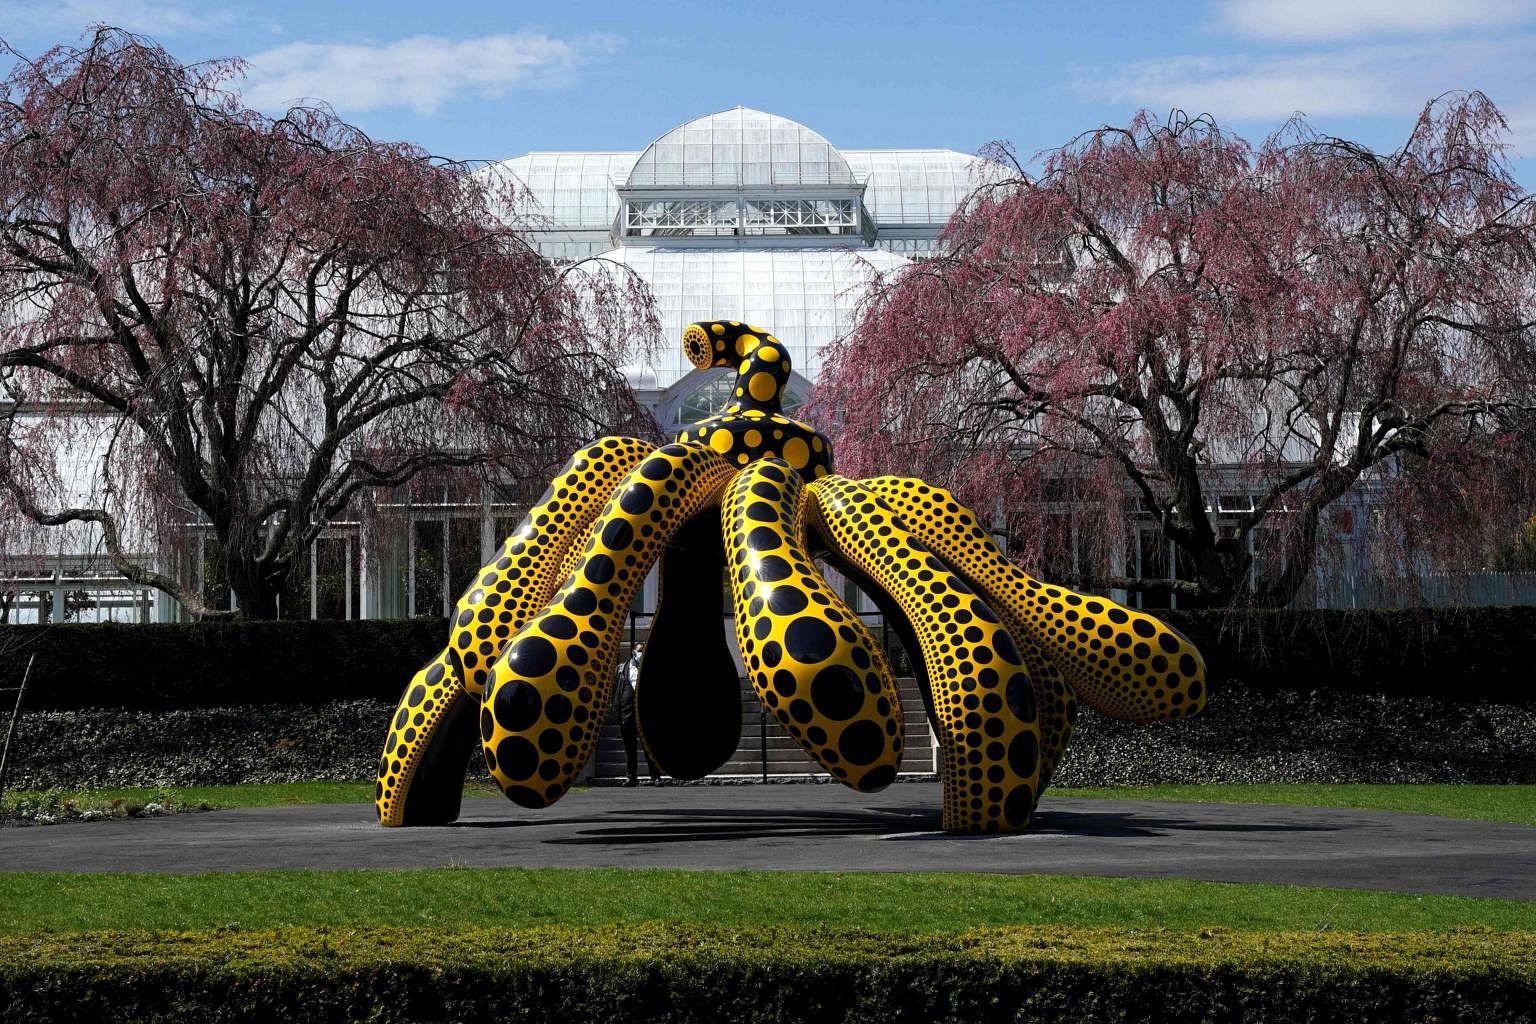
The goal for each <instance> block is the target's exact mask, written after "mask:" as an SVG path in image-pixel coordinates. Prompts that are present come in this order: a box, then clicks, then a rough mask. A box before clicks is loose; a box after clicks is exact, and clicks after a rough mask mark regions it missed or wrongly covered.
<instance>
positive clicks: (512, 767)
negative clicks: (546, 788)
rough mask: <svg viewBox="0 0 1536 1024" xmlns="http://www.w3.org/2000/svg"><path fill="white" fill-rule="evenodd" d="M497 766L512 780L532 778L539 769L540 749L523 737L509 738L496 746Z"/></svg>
mask: <svg viewBox="0 0 1536 1024" xmlns="http://www.w3.org/2000/svg"><path fill="white" fill-rule="evenodd" d="M496 765H497V767H499V768H500V769H501V773H502V774H503V775H505V776H507V777H509V778H511V779H527V778H531V777H532V776H533V773H534V772H536V771H537V770H538V768H539V751H538V748H536V747H535V746H534V745H533V744H532V743H529V742H528V741H527V740H525V739H523V738H522V737H521V736H508V737H507V738H506V739H504V740H502V741H501V742H500V743H498V744H496ZM507 795H508V796H511V794H510V793H508V794H507Z"/></svg>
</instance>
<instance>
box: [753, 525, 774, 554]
mask: <svg viewBox="0 0 1536 1024" xmlns="http://www.w3.org/2000/svg"><path fill="white" fill-rule="evenodd" d="M778 546H779V534H778V531H776V530H774V529H772V528H770V527H767V526H759V527H757V528H756V529H755V530H753V531H752V532H751V533H749V534H747V547H749V548H751V549H752V550H753V551H772V550H773V549H774V548H776V547H778Z"/></svg>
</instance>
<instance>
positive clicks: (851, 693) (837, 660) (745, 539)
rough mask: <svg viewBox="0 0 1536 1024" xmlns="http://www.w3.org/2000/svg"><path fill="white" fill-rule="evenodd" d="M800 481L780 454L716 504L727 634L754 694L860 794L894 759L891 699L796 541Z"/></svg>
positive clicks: (754, 468)
mask: <svg viewBox="0 0 1536 1024" xmlns="http://www.w3.org/2000/svg"><path fill="white" fill-rule="evenodd" d="M807 507H808V497H807V494H806V491H805V483H804V481H802V480H801V478H800V477H799V476H798V475H797V474H796V473H795V472H794V471H793V470H792V469H791V468H790V467H789V464H788V463H786V462H784V461H783V460H781V459H762V460H760V461H758V462H754V463H752V464H751V465H749V466H748V467H747V468H746V469H744V470H742V471H741V473H740V474H738V475H737V477H736V479H735V481H733V482H732V484H731V485H730V487H729V488H727V490H726V494H725V497H724V499H723V501H722V502H721V508H720V522H721V528H722V531H723V533H724V535H725V536H726V537H727V538H729V545H730V550H729V552H728V556H729V560H730V561H729V568H730V571H731V593H732V599H733V602H734V604H735V607H736V636H737V643H738V645H739V646H740V648H741V655H742V658H743V659H744V660H745V661H746V664H747V670H748V673H747V674H748V677H749V678H750V679H751V681H752V688H753V689H754V690H755V691H756V692H757V696H758V699H759V700H761V701H762V702H763V704H764V705H765V706H766V707H767V708H768V709H769V711H770V712H772V713H773V714H774V716H775V717H777V718H778V720H779V721H780V722H781V723H783V725H784V728H785V729H786V730H787V731H788V732H789V734H790V735H791V736H793V737H794V739H795V741H796V742H797V743H799V744H800V746H802V747H803V748H805V751H806V753H808V754H810V755H811V757H813V758H815V759H816V761H817V762H818V763H819V764H821V766H822V767H823V768H825V769H826V770H827V771H828V772H830V773H831V774H832V776H833V777H834V778H836V779H838V780H839V781H841V782H844V783H846V784H847V785H849V786H852V787H853V788H854V789H858V790H861V791H863V792H866V793H871V792H875V791H877V790H881V789H884V788H885V787H886V786H888V785H890V784H891V782H892V781H894V780H895V778H896V771H897V769H898V768H899V767H900V765H901V751H902V716H901V697H900V695H899V694H898V692H897V690H896V682H895V679H894V678H893V676H892V673H891V670H890V666H889V665H887V664H886V660H885V656H884V654H883V652H882V651H881V650H880V647H879V645H878V644H877V643H876V642H875V639H874V637H873V636H871V635H870V633H869V630H868V629H866V628H865V626H864V624H863V623H862V622H860V621H859V618H858V616H857V615H856V614H855V613H854V612H853V611H852V610H851V609H849V608H848V606H847V605H845V604H844V603H843V602H842V601H840V600H838V598H837V595H836V594H834V593H833V592H832V588H831V587H829V586H828V585H827V582H826V580H824V579H822V577H821V573H820V572H819V571H818V570H817V568H816V564H815V563H814V562H813V561H812V560H811V557H810V556H809V555H808V554H807V553H806V551H805V548H804V547H803V545H802V543H801V537H802V536H804V529H805V514H806V509H807Z"/></svg>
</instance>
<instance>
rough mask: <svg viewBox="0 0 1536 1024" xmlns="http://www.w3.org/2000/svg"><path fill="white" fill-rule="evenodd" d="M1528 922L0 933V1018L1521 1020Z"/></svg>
mask: <svg viewBox="0 0 1536 1024" xmlns="http://www.w3.org/2000/svg"><path fill="white" fill-rule="evenodd" d="M1533 949H1536V935H1529V934H1520V933H1496V932H1486V931H1466V932H1450V933H1432V934H1425V933H1400V934H1384V935H1345V934H1326V935H1325V934H1316V933H1306V934H1292V933H1278V934H1275V933H1268V934H1261V933H1240V932H1227V931H1221V930H1213V931H1203V932H1137V931H1130V930H1125V929H1072V928H1060V927H1053V928H1043V927H1042V928H1009V929H995V930H986V931H976V932H970V933H965V934H942V935H900V934H877V933H868V932H851V931H841V930H831V929H802V928H769V929H731V928H720V927H708V926H696V925H679V924H643V925H624V926H613V927H607V928H575V927H548V928H535V929H529V930H526V931H511V930H505V929H470V930H465V931H455V932H447V931H436V930H426V929H395V928H362V929H319V928H308V929H297V928H296V929H284V930H281V931H274V932H265V931H249V932H247V931H237V930H227V931H217V932H191V933H148V932H131V933H97V934H83V935H31V936H16V937H9V938H4V939H0V1018H4V1019H5V1020H14V1021H29V1022H34V1021H35V1022H42V1021H55V1020H84V1019H128V1020H139V1021H161V1020H207V1021H248V1020H249V1021H255V1020H278V1019H282V1020H295V1021H309V1020H326V1021H330V1020H372V1021H379V1022H389V1021H405V1020H527V1021H569V1020H601V1021H604V1022H606V1024H623V1022H627V1021H637V1022H638V1021H644V1022H654V1021H674V1022H689V1021H699V1022H706V1021H707V1022H711V1024H715V1022H724V1021H764V1022H766V1021H775V1022H796V1021H817V1022H821V1021H847V1022H856V1021H871V1022H874V1021H879V1022H882V1024H885V1022H895V1024H904V1022H918V1021H922V1022H929V1021H956V1022H960V1021H963V1022H965V1024H987V1022H992V1021H1016V1020H1072V1021H1074V1022H1075V1024H1095V1022H1099V1021H1125V1020H1139V1021H1169V1022H1173V1021H1180V1022H1182V1021H1205V1020H1244V1021H1249V1022H1254V1024H1270V1022H1281V1021H1313V1020H1349V1021H1354V1022H1373V1021H1402V1020H1435V1021H1444V1022H1450V1021H1478V1022H1483V1021H1492V1020H1497V1021H1529V1020H1530V1019H1531V1017H1530V1014H1531V1012H1532V1007H1533V1006H1536V953H1533Z"/></svg>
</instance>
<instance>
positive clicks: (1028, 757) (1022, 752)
mask: <svg viewBox="0 0 1536 1024" xmlns="http://www.w3.org/2000/svg"><path fill="white" fill-rule="evenodd" d="M1039 766H1040V744H1039V742H1038V741H1037V740H1036V739H1035V737H1034V734H1033V733H1027V732H1021V733H1019V734H1018V735H1017V736H1015V737H1014V738H1013V742H1012V743H1010V744H1008V767H1009V768H1011V769H1013V774H1014V775H1015V776H1017V777H1018V778H1021V779H1027V778H1029V777H1030V776H1031V775H1033V774H1035V769H1037V768H1038V767H1039Z"/></svg>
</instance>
